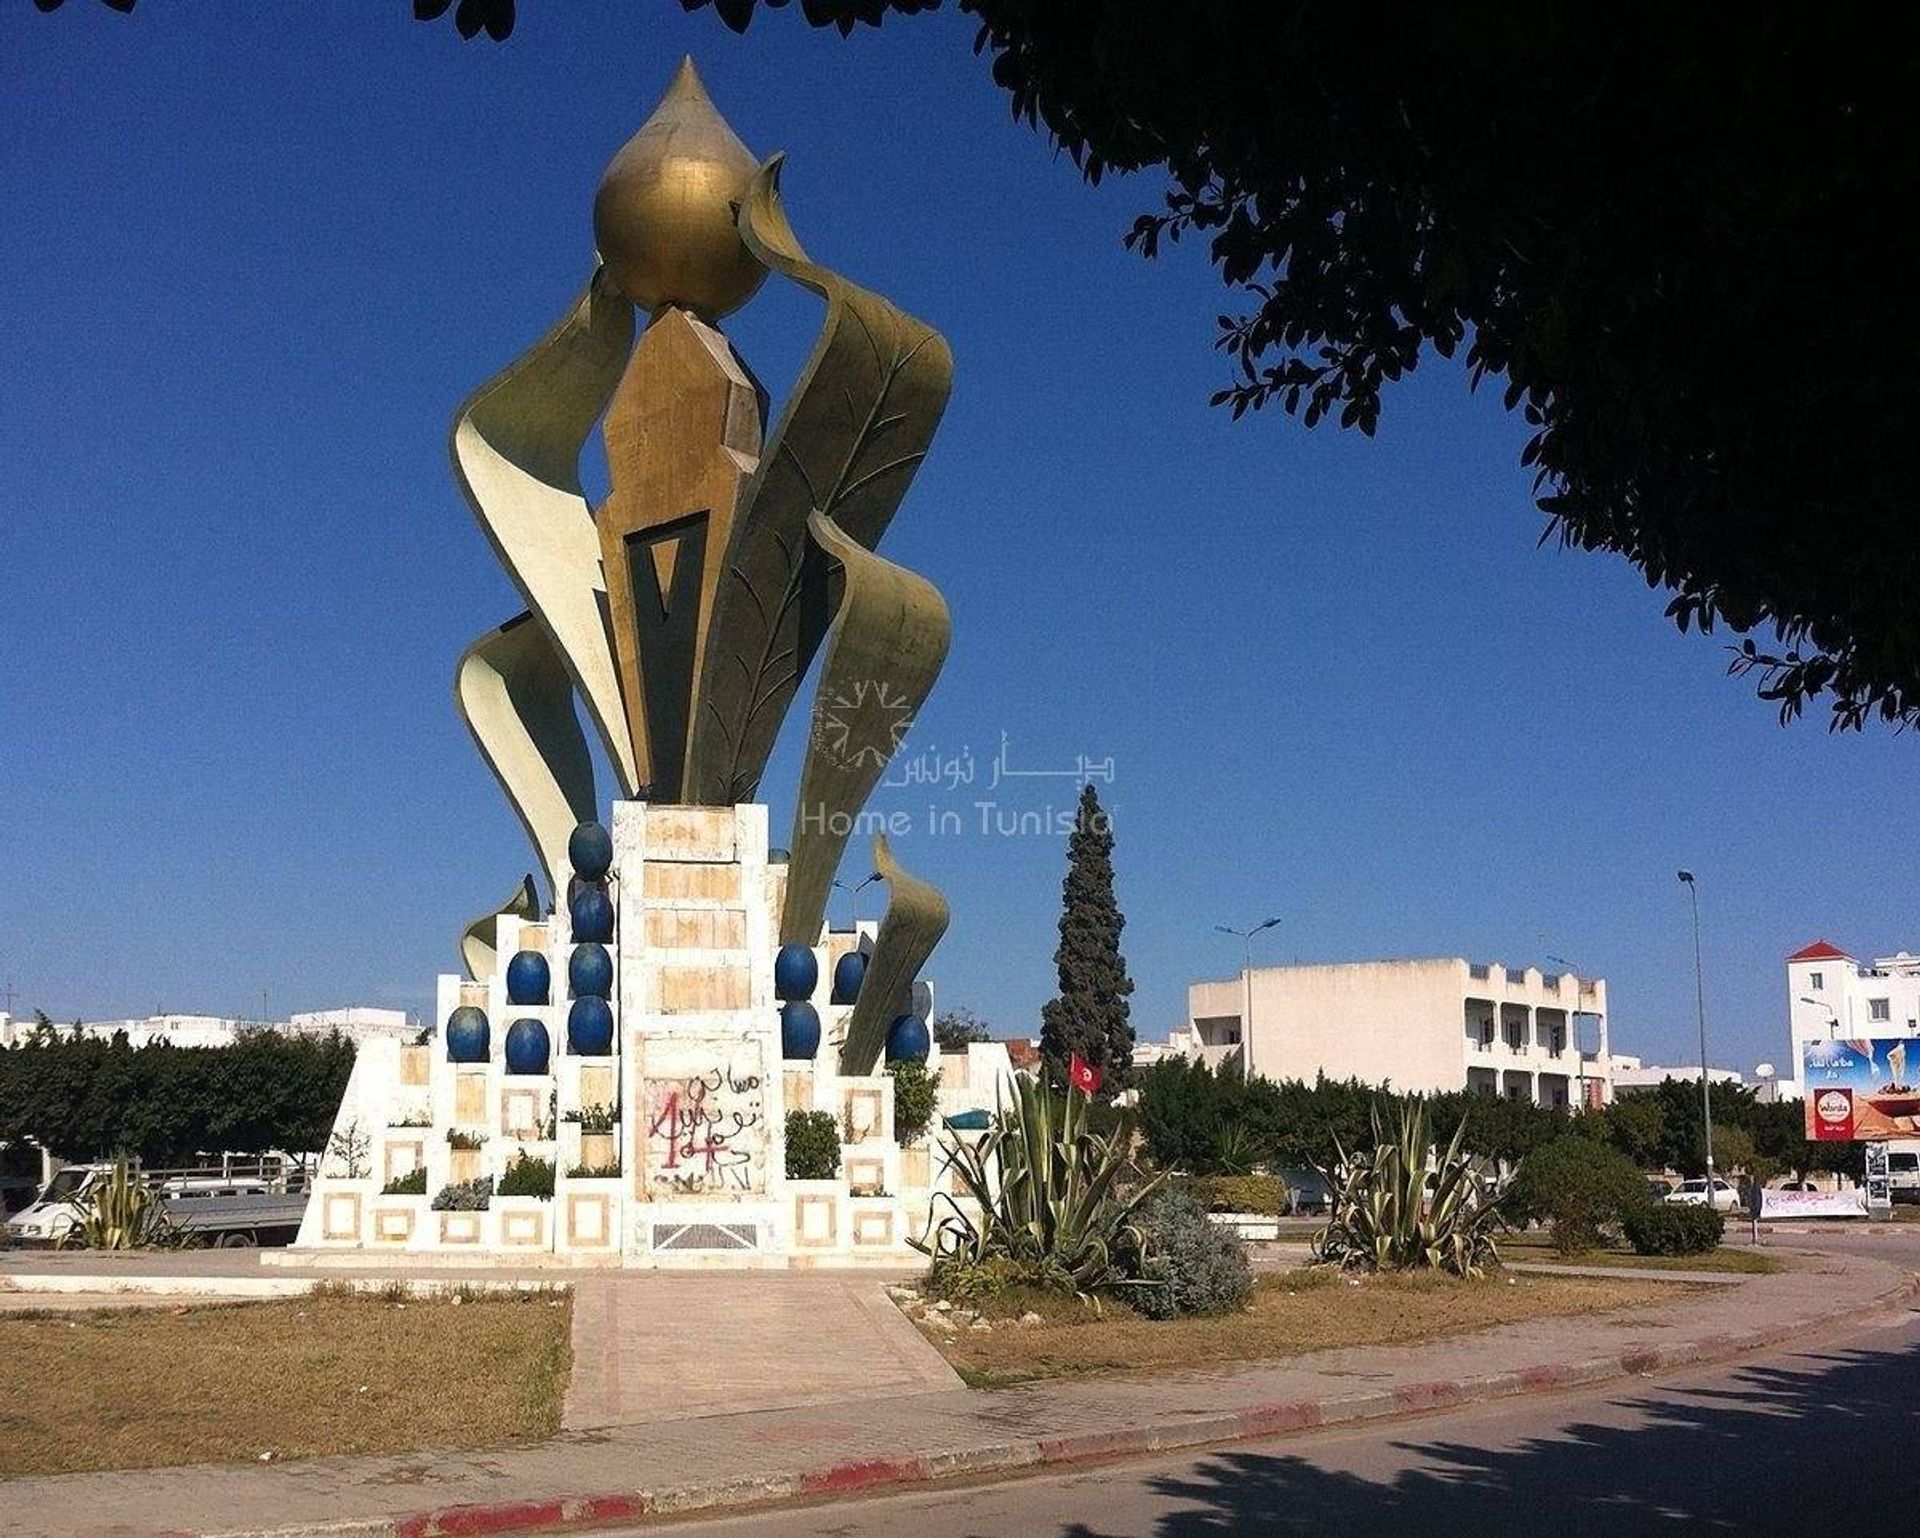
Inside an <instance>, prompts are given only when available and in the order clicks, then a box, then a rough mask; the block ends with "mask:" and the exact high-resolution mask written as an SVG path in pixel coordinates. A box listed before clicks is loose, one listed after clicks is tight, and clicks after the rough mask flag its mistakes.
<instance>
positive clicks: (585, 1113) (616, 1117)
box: [561, 1105, 620, 1132]
mask: <svg viewBox="0 0 1920 1538" xmlns="http://www.w3.org/2000/svg"><path fill="white" fill-rule="evenodd" d="M561 1120H562V1121H571V1122H578V1123H579V1125H580V1130H581V1131H582V1132H611V1131H613V1129H614V1128H615V1127H617V1126H619V1125H620V1107H619V1106H617V1105H583V1106H581V1107H580V1109H579V1110H577V1111H569V1112H567V1114H566V1115H565V1116H563V1117H562V1118H561Z"/></svg>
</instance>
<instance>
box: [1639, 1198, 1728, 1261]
mask: <svg viewBox="0 0 1920 1538" xmlns="http://www.w3.org/2000/svg"><path fill="white" fill-rule="evenodd" d="M1620 1229H1621V1232H1622V1233H1624V1234H1625V1235H1626V1236H1627V1243H1628V1244H1631V1245H1632V1246H1633V1249H1634V1253H1635V1254H1636V1255H1704V1254H1705V1253H1706V1252H1707V1251H1708V1250H1710V1249H1713V1248H1714V1247H1715V1246H1716V1245H1718V1244H1719V1243H1720V1240H1721V1237H1722V1236H1723V1235H1724V1234H1725V1233H1726V1231H1727V1224H1726V1220H1725V1219H1724V1218H1722V1217H1721V1216H1720V1214H1719V1213H1717V1212H1715V1211H1714V1210H1713V1209H1712V1208H1711V1207H1694V1206H1689V1205H1687V1204H1685V1203H1683V1202H1648V1203H1646V1204H1645V1205H1644V1206H1641V1207H1636V1208H1634V1209H1633V1210H1632V1211H1631V1212H1629V1213H1628V1214H1627V1215H1626V1216H1625V1217H1624V1218H1623V1219H1622V1220H1621V1223H1620Z"/></svg>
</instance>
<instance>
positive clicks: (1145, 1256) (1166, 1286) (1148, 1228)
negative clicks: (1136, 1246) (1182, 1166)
mask: <svg viewBox="0 0 1920 1538" xmlns="http://www.w3.org/2000/svg"><path fill="white" fill-rule="evenodd" d="M1135 1221H1136V1222H1137V1224H1138V1226H1139V1229H1140V1237H1141V1249H1140V1252H1139V1254H1138V1256H1137V1257H1136V1258H1135V1260H1134V1262H1133V1264H1132V1265H1131V1266H1130V1267H1129V1269H1130V1270H1131V1271H1132V1272H1133V1274H1134V1276H1135V1278H1136V1279H1137V1280H1139V1281H1142V1282H1146V1283H1149V1284H1150V1285H1148V1286H1145V1287H1142V1288H1141V1289H1140V1290H1139V1291H1138V1292H1134V1293H1129V1294H1128V1295H1127V1302H1128V1303H1130V1304H1131V1305H1132V1306H1133V1307H1134V1309H1135V1310H1137V1311H1138V1312H1140V1313H1142V1314H1145V1315H1146V1316H1147V1317H1148V1318H1149V1319H1175V1318H1178V1317H1180V1316H1181V1315H1184V1314H1235V1313H1238V1312H1239V1311H1240V1310H1241V1309H1243V1308H1245V1307H1246V1306H1247V1300H1248V1299H1249V1298H1251V1297H1252V1296H1253V1272H1252V1271H1251V1270H1250V1269H1249V1268H1248V1266H1247V1247H1246V1246H1245V1245H1244V1244H1242V1243H1241V1242H1240V1237H1239V1235H1237V1234H1235V1233H1234V1232H1233V1231H1232V1230H1230V1229H1226V1228H1222V1227H1221V1226H1220V1225H1219V1224H1217V1223H1213V1222H1209V1221H1208V1219H1207V1213H1206V1209H1205V1208H1204V1207H1202V1206H1201V1205H1200V1204H1199V1203H1198V1202H1197V1201H1195V1200H1194V1199H1193V1198H1192V1197H1191V1196H1188V1195H1186V1194H1185V1193H1184V1192H1180V1191H1160V1192H1156V1193H1155V1194H1154V1195H1153V1196H1151V1197H1149V1198H1148V1199H1147V1200H1146V1201H1145V1202H1144V1203H1142V1204H1141V1207H1140V1210H1139V1212H1138V1214H1137V1216H1136V1219H1135Z"/></svg>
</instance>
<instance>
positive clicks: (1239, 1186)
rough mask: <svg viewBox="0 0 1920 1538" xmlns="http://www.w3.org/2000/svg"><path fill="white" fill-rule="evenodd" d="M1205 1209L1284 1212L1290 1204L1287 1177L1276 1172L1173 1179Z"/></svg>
mask: <svg viewBox="0 0 1920 1538" xmlns="http://www.w3.org/2000/svg"><path fill="white" fill-rule="evenodd" d="M1174 1189H1176V1190H1178V1191H1181V1192H1184V1193H1185V1194H1186V1195H1188V1196H1191V1197H1192V1198H1193V1199H1194V1200H1195V1201H1196V1202H1198V1203H1199V1204H1200V1205H1201V1206H1202V1207H1204V1208H1205V1209H1206V1210H1207V1211H1208V1212H1257V1213H1261V1214H1264V1215H1270V1216H1275V1217H1279V1216H1284V1215H1285V1213H1286V1212H1287V1210H1288V1208H1289V1207H1290V1206H1291V1204H1292V1203H1291V1194H1290V1193H1289V1191H1288V1189H1287V1183H1286V1181H1284V1180H1282V1179H1281V1178H1280V1177H1279V1176H1278V1175H1196V1176H1194V1177H1193V1178H1192V1179H1190V1180H1181V1181H1177V1182H1176V1183H1175V1186H1174Z"/></svg>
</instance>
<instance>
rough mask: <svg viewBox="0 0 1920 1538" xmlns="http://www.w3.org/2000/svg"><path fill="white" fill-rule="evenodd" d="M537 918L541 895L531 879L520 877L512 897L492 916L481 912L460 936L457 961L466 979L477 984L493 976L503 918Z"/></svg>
mask: <svg viewBox="0 0 1920 1538" xmlns="http://www.w3.org/2000/svg"><path fill="white" fill-rule="evenodd" d="M539 917H540V894H539V892H537V891H536V890H535V889H534V885H533V877H531V876H522V877H521V878H520V885H519V886H517V887H515V888H514V891H513V895H512V896H511V897H509V898H508V899H507V900H506V901H505V902H504V903H502V904H501V905H500V906H499V907H498V908H496V909H494V910H493V912H491V913H483V914H481V915H480V917H479V918H477V919H475V920H474V921H473V922H472V923H471V924H469V925H467V929H466V933H465V934H463V935H461V937H460V960H461V961H462V962H463V963H464V964H465V965H466V969H467V976H468V977H471V978H472V979H474V981H476V982H478V981H479V980H480V979H481V978H483V977H491V976H493V971H494V968H495V967H496V966H497V965H498V964H499V960H500V942H499V938H498V937H499V933H500V920H502V919H504V918H517V919H529V920H531V919H537V918H539Z"/></svg>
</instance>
